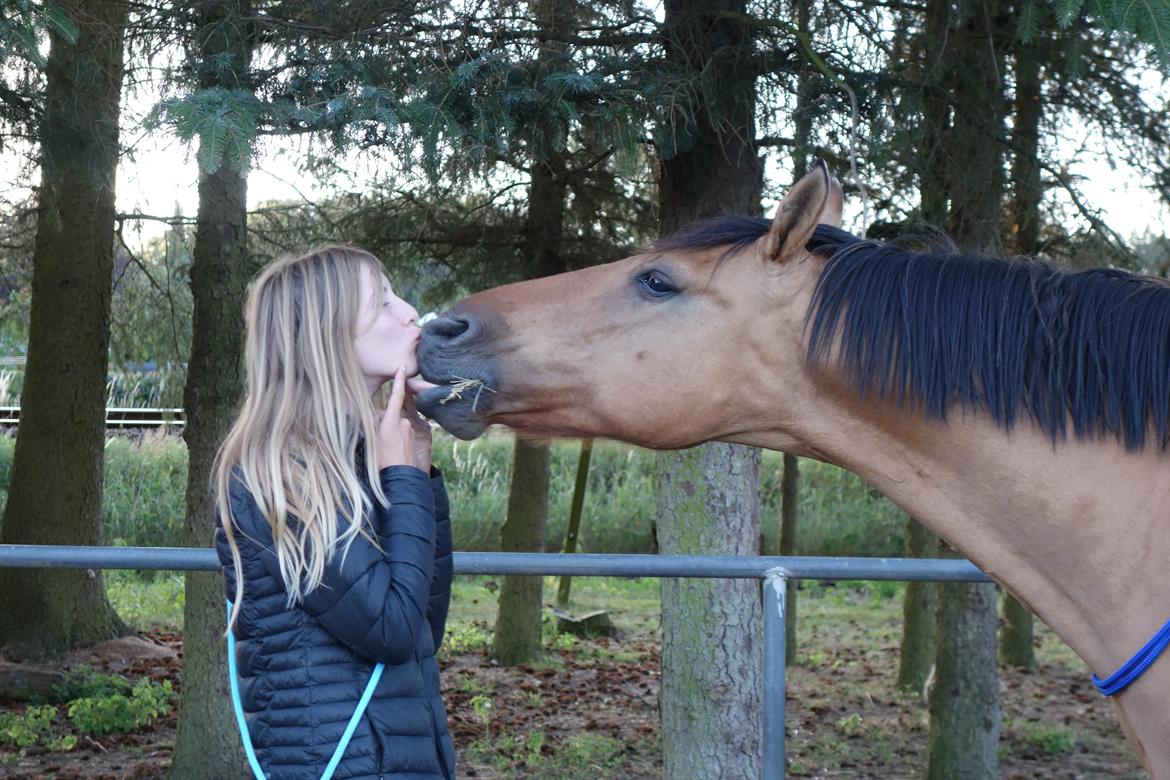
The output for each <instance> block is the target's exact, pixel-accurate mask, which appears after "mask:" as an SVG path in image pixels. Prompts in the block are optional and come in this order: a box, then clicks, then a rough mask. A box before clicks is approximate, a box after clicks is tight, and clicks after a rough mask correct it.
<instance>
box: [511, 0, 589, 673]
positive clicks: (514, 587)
mask: <svg viewBox="0 0 1170 780" xmlns="http://www.w3.org/2000/svg"><path fill="white" fill-rule="evenodd" d="M532 10H533V14H534V15H535V17H536V20H537V24H538V26H539V27H540V28H541V29H543V30H546V31H548V32H549V33H550V37H551V39H552V40H543V41H541V43H540V46H541V50H540V52H539V54H538V55H537V70H538V71H541V72H543V71H544V70H545V69H546V68H550V67H553V63H555V62H556V61H557V58H558V56H559V52H560V51H563V49H564V48H565V44H563V43H558V42H556V41H559V40H560V39H563V37H564V36H563V34H562V33H564V32H565V31H566V30H568V29H572V26H573V23H574V21H575V19H576V3H573V2H565V1H564V0H541V2H537V3H534V4H533V9H532ZM564 132H565V128H564V127H553V126H546V127H543V128H541V129H540V132H534V133H533V134H532V138H531V139H530V141H529V150H528V153H529V157H530V159H531V180H530V182H529V185H528V214H527V217H526V222H525V227H524V247H523V250H524V258H525V260H526V262H527V265H528V275H529V277H531V278H536V277H541V276H548V275H550V274H555V273H559V272H561V271H564V270H566V269H565V267H564V263H563V261H562V260H561V256H560V243H561V236H562V234H563V232H564V222H565V197H566V193H567V186H566V183H565V156H564V151H563V150H562V149H560V148H559V147H558V146H557V144H555V143H550V142H549V141H551V139H553V138H556V137H560V136H563V135H564ZM548 462H549V444H548V442H547V441H543V440H541V441H524V440H522V439H519V438H517V440H516V449H515V452H514V454H513V467H512V484H511V487H510V489H509V492H508V518H507V520H506V521H505V523H504V527H503V529H502V530H501V532H500V543H501V547H502V549H503V550H504V551H505V552H508V551H521V550H523V551H531V552H537V551H539V552H543V551H544V540H545V529H546V526H547V524H548V491H549V473H548ZM543 584H544V578H543V577H535V576H522V575H507V576H505V577H504V578H503V585H502V586H501V588H500V601H499V607H498V610H497V613H496V631H495V637H494V639H493V640H492V655H493V656H494V657H495V658H496V660H498V661H499V662H500V663H503V664H510V665H511V664H520V663H526V662H528V661H531V660H533V659H535V658H537V657H538V656H539V655H540V654H541V652H542V645H541V641H540V632H541V618H542V614H543V610H544V605H543V601H542V596H543Z"/></svg>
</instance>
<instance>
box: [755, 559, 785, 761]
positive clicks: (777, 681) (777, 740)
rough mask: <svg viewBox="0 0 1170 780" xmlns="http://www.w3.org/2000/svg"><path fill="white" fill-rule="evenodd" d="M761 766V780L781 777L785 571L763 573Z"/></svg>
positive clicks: (775, 570)
mask: <svg viewBox="0 0 1170 780" xmlns="http://www.w3.org/2000/svg"><path fill="white" fill-rule="evenodd" d="M763 587H764V765H763V771H762V772H761V776H762V778H763V780H783V778H784V770H785V768H786V767H785V763H784V692H785V683H784V678H785V674H786V671H787V670H786V669H785V661H784V655H785V652H784V612H785V608H786V607H787V602H786V601H785V598H786V596H787V592H788V572H787V571H785V570H784V569H783V568H781V567H779V566H778V567H776V568H775V569H769V570H768V571H767V572H765V573H764V586H763Z"/></svg>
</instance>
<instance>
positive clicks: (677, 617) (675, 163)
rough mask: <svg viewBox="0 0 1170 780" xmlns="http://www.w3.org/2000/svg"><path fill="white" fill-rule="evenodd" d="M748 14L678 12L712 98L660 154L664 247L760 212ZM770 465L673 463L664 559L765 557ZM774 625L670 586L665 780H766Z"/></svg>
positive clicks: (729, 597) (678, 119) (660, 493)
mask: <svg viewBox="0 0 1170 780" xmlns="http://www.w3.org/2000/svg"><path fill="white" fill-rule="evenodd" d="M745 11H746V7H745V3H744V2H742V1H737V0H719V1H718V2H710V3H709V2H700V1H699V0H668V2H667V3H666V7H665V26H664V31H665V38H666V51H667V59H668V61H669V62H670V63H672V65H673V66H674V67H675V68H676V70H677V71H678V72H680V73H686V74H687V75H688V76H690V77H691V78H693V79H695V80H696V81H697V82H699V83H701V84H702V87H700V88H699V94H701V95H703V97H702V98H701V99H699V100H697V101H696V103H695V104H694V105H692V106H689V107H687V108H686V109H685V110H681V111H680V112H679V113H678V114H677V115H675V116H674V117H673V121H674V122H675V124H676V128H672V133H670V134H669V135H670V136H671V137H673V138H676V139H688V141H687V143H686V145H685V146H682V147H679V148H673V149H660V150H659V153H660V157H661V158H663V161H662V164H661V169H660V178H659V203H660V212H659V218H660V230H661V232H662V233H664V234H665V233H669V232H671V231H673V230H675V229H677V228H679V227H681V226H682V225H684V224H687V223H689V222H692V221H694V220H695V219H699V218H702V217H709V216H713V215H716V214H723V213H728V212H731V213H741V214H742V213H758V212H759V208H760V206H759V198H760V186H761V169H762V166H761V164H760V159H759V157H758V155H757V154H756V149H755V144H754V139H755V122H754V118H755V105H756V104H755V79H754V76H755V74H754V73H753V72H752V69H751V50H752V37H751V31H750V29H749V28H748V27H747V26H746V25H743V24H742V23H741V21H739V20H740V19H741V18H743V17H742V15H743V14H745ZM700 68H702V69H703V71H702V73H700V71H699V69H700ZM677 125H684V126H685V127H677ZM674 130H677V131H678V132H673V131H674ZM759 464H760V456H759V451H758V450H756V449H753V448H749V447H743V446H740V445H733V444H723V443H715V444H706V445H703V446H700V447H695V448H693V449H690V450H685V451H682V452H669V453H662V454H660V455H659V456H658V458H657V466H656V469H655V470H656V476H657V480H656V493H657V507H658V508H657V512H656V515H657V518H656V524H657V529H658V541H659V545H660V549H661V551H662V552H663V553H681V554H705V555H754V554H756V553H757V551H758V539H759V536H760V504H759ZM761 620H762V612H761V608H760V590H759V585H758V584H757V583H756V582H753V581H748V580H696V579H687V580H677V579H665V580H663V581H662V683H661V693H660V705H661V710H662V744H663V759H664V763H665V776H666V777H671V778H675V777H678V778H683V777H685V778H688V780H704V778H724V777H737V778H739V777H742V778H754V777H759V775H760V769H761V757H762V751H763V747H762V742H761V735H762V732H761V728H762V721H761V700H760V690H761V670H762V660H763V659H762V656H761V642H760V641H759V631H760V626H761Z"/></svg>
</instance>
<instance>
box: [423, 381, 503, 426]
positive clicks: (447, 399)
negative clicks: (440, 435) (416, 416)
mask: <svg viewBox="0 0 1170 780" xmlns="http://www.w3.org/2000/svg"><path fill="white" fill-rule="evenodd" d="M482 374H484V375H481V376H449V377H437V376H430V375H428V374H427V372H426V370H425V367H424V370H423V379H425V380H427V381H428V382H431V383H433V384H435V385H437V387H432V388H428V389H427V390H424V391H423V392H422V393H420V394H419V396H418V397H417V398H416V399H415V403H416V405H417V406H418V410H419V411H420V412H422V413H423V414H425V415H426V416H427V417H430V418H431V419H432V420H434V421H436V422H437V423H439V425H441V426H443V428H444V429H445V430H446V431H447V432H448V433H450V434H451V435H452V436H455V437H456V438H459V439H463V440H468V439H474V438H476V437H477V436H479V435H480V434H482V433H483V431H484V428H486V427H487V424H486V422H485V420H484V418H485V417H486V416H487V413H488V411H489V410H490V409H491V407H492V404H493V403H494V401H495V397H496V395H497V393H498V390H497V388H496V383H495V381H494V379H493V378H492V377H491V376H490V375H487V372H482Z"/></svg>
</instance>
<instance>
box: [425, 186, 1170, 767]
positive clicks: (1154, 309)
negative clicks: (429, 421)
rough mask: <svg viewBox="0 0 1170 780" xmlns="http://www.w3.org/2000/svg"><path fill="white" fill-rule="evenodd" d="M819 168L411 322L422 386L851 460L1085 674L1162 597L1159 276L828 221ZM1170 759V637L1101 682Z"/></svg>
mask: <svg viewBox="0 0 1170 780" xmlns="http://www.w3.org/2000/svg"><path fill="white" fill-rule="evenodd" d="M840 210H841V190H840V187H839V186H838V185H837V183H836V181H835V180H833V178H832V177H831V176H830V175H829V174H828V171H827V170H826V169H825V168H824V167H823V166H819V167H818V168H817V170H815V171H814V172H813V173H811V174H809V175H808V176H806V177H805V178H804V179H802V180H801V181H800V182H798V183H797V184H796V185H795V186H794V187H793V189H792V190H791V191H790V192H789V193H788V195H787V197H785V198H784V200H783V202H782V203H781V205H780V208H779V210H778V212H777V214H776V217H775V219H774V220H770V221H769V220H763V219H753V218H724V219H720V220H716V221H714V222H710V223H706V224H704V225H701V226H699V227H697V228H694V229H692V230H689V231H685V232H683V233H682V234H679V235H677V236H674V237H671V238H668V239H665V240H663V241H660V242H659V243H658V244H656V245H654V246H653V247H651V248H650V249H649V250H648V251H646V252H644V253H642V254H638V255H635V256H633V257H629V258H626V259H625V260H621V261H618V262H615V263H611V264H609V265H604V266H598V267H593V268H586V269H583V270H580V271H575V272H573V273H568V274H563V275H560V276H554V277H549V278H545V279H539V280H535V281H530V282H524V283H521V284H515V285H509V286H506V287H501V288H497V289H493V290H487V291H485V292H481V293H478V294H476V295H473V296H471V297H470V298H468V299H466V300H464V301H463V302H461V303H460V304H458V305H457V306H455V307H454V308H453V309H452V310H451V311H450V312H448V313H447V314H446V315H444V316H443V317H441V318H438V319H436V320H434V321H432V322H431V323H429V324H428V325H427V327H426V329H425V333H424V337H423V341H422V345H421V347H420V360H421V366H422V372H423V375H424V376H425V377H426V378H427V379H429V380H430V381H432V382H436V383H439V384H440V385H443V386H441V387H437V388H434V389H431V390H428V391H426V392H425V393H423V395H422V396H420V398H419V408H420V409H421V410H423V411H424V413H426V414H427V415H429V416H431V417H433V418H434V419H436V420H438V421H439V422H440V423H441V424H442V425H443V426H444V427H445V428H446V429H447V430H449V431H451V432H452V433H454V434H455V435H456V436H460V437H463V438H471V437H474V436H477V435H478V434H479V433H480V432H482V431H483V429H484V427H485V425H487V424H492V423H502V424H504V425H508V426H511V427H512V428H515V429H517V430H518V431H521V432H526V433H531V434H536V435H564V436H596V437H608V438H613V439H620V440H623V441H627V442H632V443H635V444H639V445H642V446H646V447H652V448H660V449H674V448H681V447H690V446H693V445H696V444H699V443H702V442H707V441H714V440H721V441H731V442H740V443H744V444H751V445H755V446H758V447H765V448H768V449H774V450H783V451H786V452H791V453H795V454H798V455H802V456H805V457H811V458H816V459H818V460H823V461H826V462H828V463H834V464H837V465H839V466H842V467H844V468H847V469H849V470H851V471H854V472H856V473H857V474H859V475H861V476H862V477H863V478H865V479H866V480H867V481H868V482H869V483H870V484H871V485H873V486H874V487H876V488H877V489H878V490H880V491H881V492H882V493H884V494H885V495H887V496H889V497H890V498H891V499H892V500H894V501H895V502H896V503H897V504H898V505H899V506H901V507H902V508H903V509H905V510H906V511H907V512H909V513H910V514H912V515H913V516H914V517H916V518H919V519H920V520H921V521H922V522H923V523H924V524H926V525H927V526H928V527H930V528H931V529H932V530H933V531H935V532H936V533H937V534H939V535H940V536H942V537H943V538H945V539H947V540H948V541H950V542H951V543H952V544H953V545H954V546H955V547H957V548H958V549H959V550H961V551H962V552H963V553H964V554H965V555H966V556H967V557H969V558H970V559H971V560H972V561H974V562H975V563H976V564H977V565H978V566H979V567H980V568H982V569H983V570H984V571H986V572H987V573H988V574H989V575H990V576H991V577H993V578H994V579H995V580H996V581H997V582H999V583H1001V584H1002V585H1003V586H1004V587H1005V588H1007V589H1008V590H1009V591H1010V592H1011V593H1013V594H1014V595H1016V596H1017V597H1018V598H1019V599H1020V600H1021V601H1022V602H1023V603H1025V604H1026V605H1028V606H1029V607H1030V608H1031V609H1032V610H1033V611H1035V613H1036V614H1037V615H1039V616H1040V618H1041V619H1043V620H1044V622H1045V623H1047V624H1048V625H1049V626H1050V627H1051V628H1052V629H1053V630H1054V631H1055V632H1056V633H1057V634H1059V635H1060V636H1061V637H1062V638H1063V639H1064V641H1066V642H1067V643H1068V644H1069V645H1070V646H1071V647H1072V648H1073V649H1074V650H1075V651H1076V652H1077V653H1078V654H1079V655H1080V656H1081V657H1082V658H1083V659H1084V660H1085V661H1086V662H1087V664H1088V665H1089V667H1090V668H1091V669H1092V670H1093V671H1094V672H1096V673H1097V674H1098V675H1101V676H1105V675H1108V674H1110V673H1112V672H1113V671H1114V670H1115V669H1117V668H1118V666H1119V665H1121V664H1122V663H1123V662H1125V661H1126V660H1127V659H1128V658H1129V657H1130V656H1131V655H1132V654H1133V653H1134V652H1135V651H1136V650H1138V648H1140V647H1141V646H1142V645H1143V644H1144V643H1146V641H1147V640H1148V639H1149V638H1150V637H1151V636H1152V635H1153V634H1154V632H1155V631H1157V630H1158V628H1159V627H1160V626H1161V625H1162V624H1163V622H1164V621H1166V620H1167V618H1170V575H1168V574H1167V569H1168V568H1170V452H1168V447H1167V445H1168V442H1170V431H1168V428H1170V420H1168V418H1170V286H1166V285H1164V284H1161V283H1158V282H1154V281H1152V280H1148V279H1142V278H1140V277H1136V276H1130V275H1128V274H1124V273H1121V272H1116V271H1108V270H1098V271H1093V272H1083V273H1080V274H1072V273H1067V272H1062V271H1054V270H1052V269H1049V268H1048V267H1046V266H1044V265H1043V264H1040V263H1037V262H1035V261H1025V260H1013V261H1003V260H989V259H983V258H973V257H961V256H958V255H937V254H936V255H930V254H916V253H912V252H909V251H906V250H903V249H899V248H897V247H894V246H890V245H886V244H879V243H876V242H870V241H862V240H860V239H857V238H855V237H853V236H850V235H848V234H847V233H844V232H843V231H840V230H838V229H837V228H835V227H833V226H835V225H837V224H838V223H839V221H840ZM1114 701H1115V703H1116V705H1117V707H1118V710H1119V712H1120V717H1121V722H1122V725H1123V728H1124V729H1125V732H1126V734H1127V736H1128V737H1129V738H1130V740H1131V742H1132V743H1133V745H1134V746H1135V748H1136V750H1137V752H1138V754H1139V755H1140V756H1141V758H1142V760H1143V761H1144V763H1145V764H1146V766H1147V768H1148V769H1149V770H1150V772H1151V773H1152V774H1153V775H1154V776H1155V777H1158V778H1170V657H1163V658H1161V659H1160V660H1159V661H1157V662H1155V663H1154V664H1153V665H1152V666H1151V667H1150V668H1149V669H1148V670H1147V671H1146V672H1145V674H1144V675H1143V676H1142V677H1140V678H1139V679H1138V680H1137V681H1136V682H1134V683H1133V684H1132V685H1131V686H1130V687H1128V688H1126V689H1125V690H1124V691H1123V692H1121V693H1119V694H1118V695H1116V696H1115V697H1114Z"/></svg>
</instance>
